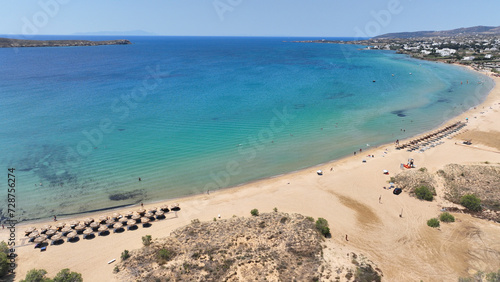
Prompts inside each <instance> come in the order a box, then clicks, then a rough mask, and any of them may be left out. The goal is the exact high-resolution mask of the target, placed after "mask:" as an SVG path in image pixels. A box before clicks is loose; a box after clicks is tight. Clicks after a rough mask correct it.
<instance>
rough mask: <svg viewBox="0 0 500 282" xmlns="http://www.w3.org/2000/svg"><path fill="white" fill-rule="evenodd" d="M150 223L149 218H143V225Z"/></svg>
mask: <svg viewBox="0 0 500 282" xmlns="http://www.w3.org/2000/svg"><path fill="white" fill-rule="evenodd" d="M149 221H150V219H149V217H141V223H142V225H145V224H148V223H149Z"/></svg>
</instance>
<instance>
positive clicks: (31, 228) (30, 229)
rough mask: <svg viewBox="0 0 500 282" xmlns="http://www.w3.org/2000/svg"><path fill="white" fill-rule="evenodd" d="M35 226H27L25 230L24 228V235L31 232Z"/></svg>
mask: <svg viewBox="0 0 500 282" xmlns="http://www.w3.org/2000/svg"><path fill="white" fill-rule="evenodd" d="M35 230H36V228H35V227H33V226H31V227H28V228H27V229H26V230H24V233H25V234H26V236H28V235H29V234H30V233H31V232H33V231H35Z"/></svg>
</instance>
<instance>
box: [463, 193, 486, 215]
mask: <svg viewBox="0 0 500 282" xmlns="http://www.w3.org/2000/svg"><path fill="white" fill-rule="evenodd" d="M460 204H461V205H462V206H464V207H466V208H467V209H468V210H471V211H481V200H480V199H479V198H478V197H476V195H472V194H467V195H464V196H462V198H460Z"/></svg>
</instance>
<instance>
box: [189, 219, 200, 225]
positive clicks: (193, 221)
mask: <svg viewBox="0 0 500 282" xmlns="http://www.w3.org/2000/svg"><path fill="white" fill-rule="evenodd" d="M199 223H200V220H199V219H197V218H195V219H192V220H191V224H199Z"/></svg>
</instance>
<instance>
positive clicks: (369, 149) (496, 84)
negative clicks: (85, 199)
mask: <svg viewBox="0 0 500 282" xmlns="http://www.w3.org/2000/svg"><path fill="white" fill-rule="evenodd" d="M410 57H411V56H410ZM411 58H413V59H417V60H418V58H414V57H411ZM436 62H437V63H442V64H447V63H445V62H439V61H436ZM453 65H455V66H459V67H462V68H465V69H468V70H470V71H472V72H475V73H477V74H480V75H483V76H486V77H487V78H489V79H491V80H492V81H493V82H494V86H493V88H492V89H491V90H490V91H489V92H488V94H487V95H486V96H485V97H483V100H482V102H480V103H479V104H477V105H475V106H470V107H468V108H467V109H465V110H464V111H463V112H462V113H460V114H458V115H456V116H454V117H451V118H450V119H447V120H445V121H443V122H442V123H441V124H439V125H437V126H436V127H434V128H432V129H430V130H426V131H423V132H421V133H418V134H415V135H412V136H408V137H407V138H405V139H401V140H399V141H400V143H404V142H407V141H409V140H412V139H415V138H419V137H421V136H424V135H427V134H429V133H431V132H433V131H436V130H437V129H439V128H441V127H444V126H447V125H450V124H452V123H453V122H454V121H455V120H456V119H457V118H459V117H462V116H463V115H465V114H466V113H467V112H469V111H471V110H473V109H474V108H476V107H479V106H481V105H483V104H485V103H487V101H488V98H489V97H490V94H491V93H492V92H493V91H494V89H495V88H496V87H499V88H500V86H499V85H500V80H498V81H496V80H495V78H494V77H492V76H491V73H484V72H481V71H478V70H475V69H474V68H472V67H471V66H467V65H462V64H457V63H455V64H453ZM464 118H465V116H464V117H463V118H461V120H464ZM393 144H394V143H382V144H379V145H375V146H372V145H370V146H369V147H364V148H363V154H367V153H368V152H374V151H376V150H378V149H380V148H382V147H386V146H390V145H393ZM355 157H356V155H354V156H353V155H352V154H348V155H345V156H342V157H339V158H337V159H333V160H329V161H326V162H323V163H320V164H316V165H312V166H309V167H305V168H301V169H297V170H293V171H289V172H285V173H281V174H277V175H272V176H268V177H264V178H260V179H255V180H251V181H248V182H244V183H240V184H237V185H234V186H230V187H224V188H219V189H217V190H211V191H210V193H211V194H212V193H216V192H224V191H227V190H232V189H238V188H241V187H244V186H252V185H254V184H258V183H259V182H262V181H268V180H272V179H276V178H280V177H285V176H287V175H293V174H298V173H301V172H304V171H306V170H307V171H308V170H311V169H316V170H317V169H319V168H320V167H321V166H334V165H335V163H338V162H343V161H344V160H345V161H348V160H350V159H351V158H355ZM205 194H206V191H203V192H202V193H195V194H188V195H184V196H180V197H174V198H169V199H160V200H156V201H151V202H149V201H148V202H146V201H144V205H145V206H146V205H148V206H150V205H153V204H157V205H162V204H168V203H173V202H179V201H182V200H189V199H190V198H192V197H197V196H200V195H205ZM139 205H140V204H139V203H137V204H125V205H119V206H112V207H106V208H100V209H94V210H89V211H85V212H74V213H69V214H60V215H58V214H56V216H57V217H58V218H61V219H67V220H71V219H75V218H80V217H82V218H83V217H88V216H92V215H95V214H102V213H112V212H117V211H120V210H124V209H130V208H135V207H138V206H139ZM47 222H49V223H50V222H51V221H50V219H45V218H38V219H32V220H26V221H21V222H20V225H22V226H24V225H29V224H38V223H43V224H46V223H47Z"/></svg>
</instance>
